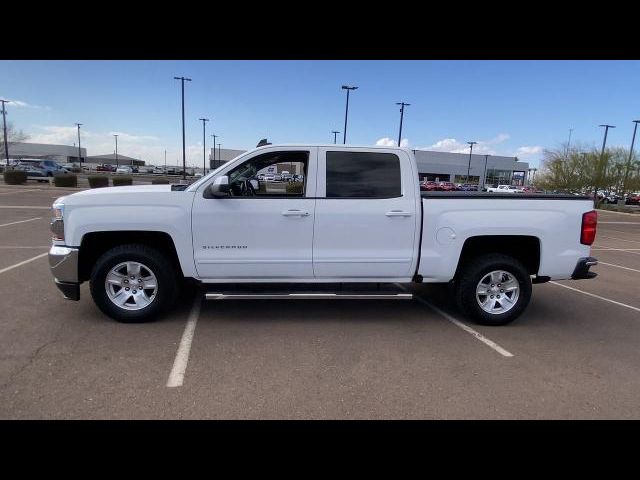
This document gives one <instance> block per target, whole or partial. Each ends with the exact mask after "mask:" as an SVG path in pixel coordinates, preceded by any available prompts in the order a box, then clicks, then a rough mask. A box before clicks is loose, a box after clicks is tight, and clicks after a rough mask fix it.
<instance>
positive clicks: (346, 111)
mask: <svg viewBox="0 0 640 480" xmlns="http://www.w3.org/2000/svg"><path fill="white" fill-rule="evenodd" d="M357 89H358V87H350V86H349V85H342V90H346V91H347V106H346V108H345V110H344V132H343V137H342V143H343V144H346V143H347V117H348V116H349V93H350V92H351V90H357Z"/></svg>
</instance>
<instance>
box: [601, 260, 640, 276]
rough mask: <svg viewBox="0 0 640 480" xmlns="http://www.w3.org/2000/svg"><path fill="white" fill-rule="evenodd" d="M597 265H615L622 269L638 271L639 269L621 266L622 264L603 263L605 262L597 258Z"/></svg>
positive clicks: (639, 271)
mask: <svg viewBox="0 0 640 480" xmlns="http://www.w3.org/2000/svg"><path fill="white" fill-rule="evenodd" d="M598 265H607V266H609V267H617V268H622V269H624V270H631V271H632V272H638V273H640V270H638V269H636V268H629V267H623V266H622V265H616V264H614V263H605V262H601V261H600V260H598Z"/></svg>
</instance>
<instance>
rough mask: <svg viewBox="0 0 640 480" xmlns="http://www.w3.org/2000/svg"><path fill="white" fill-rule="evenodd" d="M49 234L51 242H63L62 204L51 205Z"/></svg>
mask: <svg viewBox="0 0 640 480" xmlns="http://www.w3.org/2000/svg"><path fill="white" fill-rule="evenodd" d="M51 233H52V234H53V236H52V239H53V240H64V204H63V203H58V202H56V203H54V204H53V218H52V219H51Z"/></svg>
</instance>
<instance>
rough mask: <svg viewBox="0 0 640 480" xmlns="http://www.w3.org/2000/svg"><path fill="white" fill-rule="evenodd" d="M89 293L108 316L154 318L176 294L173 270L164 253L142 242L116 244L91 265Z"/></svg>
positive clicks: (139, 319) (130, 319) (127, 320)
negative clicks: (140, 243) (141, 243)
mask: <svg viewBox="0 0 640 480" xmlns="http://www.w3.org/2000/svg"><path fill="white" fill-rule="evenodd" d="M90 288H91V296H92V297H93V301H94V302H95V303H96V305H97V306H98V308H100V310H102V312H103V313H105V314H106V315H108V316H109V317H111V318H113V319H115V320H118V321H119V322H124V323H140V322H147V321H151V320H154V319H155V317H157V316H158V314H160V313H161V312H162V311H163V310H165V309H167V308H169V307H170V306H171V304H172V303H173V302H174V301H175V297H176V294H177V281H176V271H175V268H174V267H173V265H172V264H171V262H170V261H169V260H167V259H166V258H165V256H164V255H163V254H162V253H161V252H159V251H158V250H156V249H154V248H150V247H147V246H146V245H139V244H130V245H120V246H117V247H115V248H112V249H111V250H109V251H107V252H106V253H104V254H103V255H102V256H101V257H100V258H99V259H98V261H97V262H96V263H95V266H94V267H93V271H92V272H91V279H90Z"/></svg>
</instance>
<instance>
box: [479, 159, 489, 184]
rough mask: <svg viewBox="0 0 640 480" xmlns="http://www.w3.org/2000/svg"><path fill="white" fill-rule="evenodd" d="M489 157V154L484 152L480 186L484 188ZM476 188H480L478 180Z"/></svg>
mask: <svg viewBox="0 0 640 480" xmlns="http://www.w3.org/2000/svg"><path fill="white" fill-rule="evenodd" d="M488 159H489V155H488V154H486V155H485V156H484V174H483V175H482V188H484V186H485V184H486V183H487V160H488ZM478 189H480V182H478Z"/></svg>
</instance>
